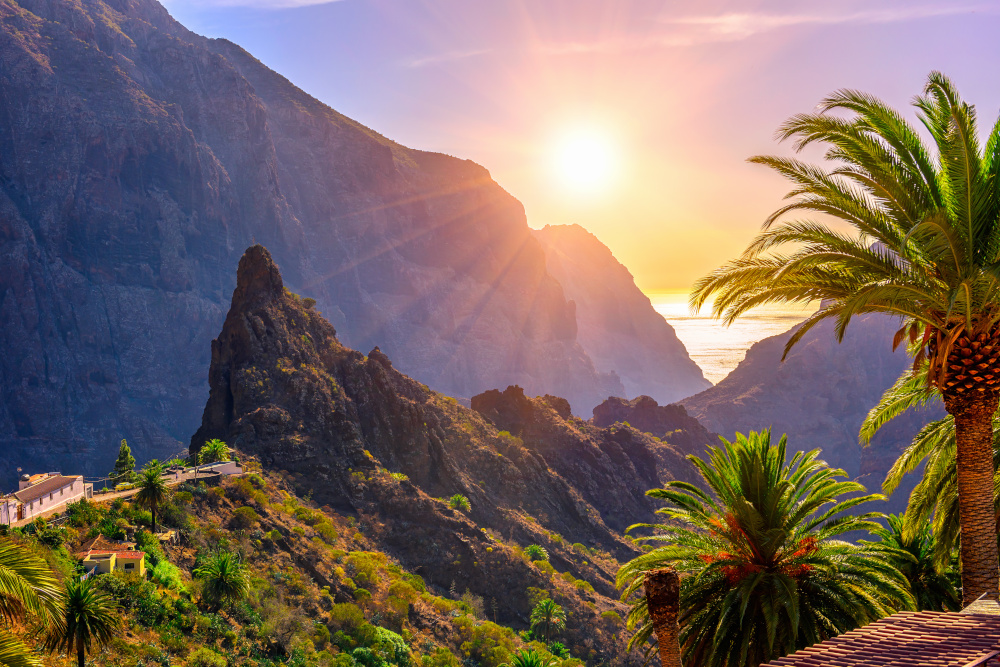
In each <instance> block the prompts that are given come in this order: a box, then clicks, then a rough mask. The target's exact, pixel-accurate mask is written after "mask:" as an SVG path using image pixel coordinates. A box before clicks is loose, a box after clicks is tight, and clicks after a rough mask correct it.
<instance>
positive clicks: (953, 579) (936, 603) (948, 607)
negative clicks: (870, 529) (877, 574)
mask: <svg viewBox="0 0 1000 667" xmlns="http://www.w3.org/2000/svg"><path fill="white" fill-rule="evenodd" d="M887 524H888V526H887V527H886V528H880V529H878V530H876V531H874V533H875V535H877V536H878V537H879V538H880V539H881V542H878V543H876V544H877V545H881V546H888V547H890V549H889V550H888V551H887V556H888V557H889V558H890V559H892V564H893V565H894V566H895V567H896V569H897V570H899V571H900V572H901V573H902V574H903V576H904V577H906V580H907V581H908V582H909V584H910V594H911V595H913V599H914V600H915V601H916V604H917V609H919V610H921V611H959V610H960V609H961V608H962V605H961V602H962V600H961V596H959V594H958V586H957V584H958V572H957V569H956V568H955V567H954V565H955V563H954V562H953V561H954V559H950V560H951V561H952V562H949V563H948V564H947V566H945V568H943V569H941V570H939V569H938V567H937V566H936V564H935V553H934V552H935V539H934V533H932V532H931V527H930V525H928V524H927V523H924V524H923V525H922V526H921V527H920V528H919V529H918V530H916V531H913V532H911V533H910V534H907V531H905V530H904V519H903V516H902V515H891V516H889V517H888V519H887Z"/></svg>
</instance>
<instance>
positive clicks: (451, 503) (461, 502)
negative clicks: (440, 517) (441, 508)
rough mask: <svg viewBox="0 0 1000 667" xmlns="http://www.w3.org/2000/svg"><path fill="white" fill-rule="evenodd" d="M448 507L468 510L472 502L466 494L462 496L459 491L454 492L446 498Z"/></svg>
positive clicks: (463, 510) (470, 508)
mask: <svg viewBox="0 0 1000 667" xmlns="http://www.w3.org/2000/svg"><path fill="white" fill-rule="evenodd" d="M448 507H450V508H451V509H453V510H459V511H462V512H469V511H471V510H472V503H470V502H469V499H468V498H467V497H466V496H463V495H462V494H461V493H456V494H455V495H453V496H452V497H451V498H449V499H448Z"/></svg>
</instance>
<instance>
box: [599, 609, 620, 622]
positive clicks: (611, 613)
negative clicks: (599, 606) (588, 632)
mask: <svg viewBox="0 0 1000 667" xmlns="http://www.w3.org/2000/svg"><path fill="white" fill-rule="evenodd" d="M601 618H602V619H603V620H605V621H607V622H608V623H611V624H613V625H621V624H622V617H621V614H619V613H618V612H617V611H615V610H613V609H609V610H608V611H602V612H601Z"/></svg>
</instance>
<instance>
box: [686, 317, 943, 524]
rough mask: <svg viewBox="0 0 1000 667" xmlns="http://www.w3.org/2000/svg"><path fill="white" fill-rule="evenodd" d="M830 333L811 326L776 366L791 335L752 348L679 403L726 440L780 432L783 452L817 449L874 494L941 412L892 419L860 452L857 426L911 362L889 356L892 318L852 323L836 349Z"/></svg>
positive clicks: (902, 493)
mask: <svg viewBox="0 0 1000 667" xmlns="http://www.w3.org/2000/svg"><path fill="white" fill-rule="evenodd" d="M833 327H834V325H833V323H832V322H829V321H827V322H824V323H821V324H819V325H817V326H815V327H814V328H813V329H812V330H810V331H809V332H808V333H807V334H806V335H805V336H804V337H803V339H802V340H801V341H799V342H798V343H797V344H796V345H795V347H793V348H792V350H791V352H790V353H789V355H788V358H787V359H786V360H785V361H784V362H782V361H781V353H782V350H783V349H784V347H785V343H786V342H788V339H789V338H790V337H791V335H792V332H793V331H794V329H793V330H792V331H788V332H786V333H784V334H781V335H779V336H773V337H771V338H767V339H765V340H762V341H760V342H758V343H756V344H754V345H753V346H752V347H751V348H750V349H749V350H748V351H747V354H746V357H745V358H744V360H743V361H742V362H740V364H739V366H737V367H736V369H735V370H734V371H733V372H732V373H730V374H729V375H728V376H727V377H726V378H725V379H723V380H722V381H721V382H719V384H717V385H715V386H714V387H712V388H711V389H708V390H706V391H704V392H702V393H700V394H697V395H695V396H692V397H690V398H687V399H684V400H683V401H681V404H682V405H683V406H684V407H685V408H686V409H687V411H688V412H689V413H690V414H691V415H693V416H694V417H696V418H697V419H698V420H699V421H700V422H701V423H702V424H704V425H705V426H706V427H707V428H709V429H711V430H713V431H716V432H718V433H720V434H722V435H723V436H725V437H727V438H731V437H732V436H733V434H734V433H735V432H737V431H739V432H744V433H745V432H746V431H748V430H760V429H763V428H768V427H770V428H771V429H772V431H773V432H774V433H775V435H780V434H782V433H786V434H788V445H789V448H790V450H791V451H796V450H810V449H815V448H819V449H822V450H823V458H824V459H825V460H826V461H827V462H828V463H830V464H831V465H833V466H836V467H839V468H843V469H844V470H845V471H847V474H848V475H850V476H851V477H852V478H854V477H860V478H861V480H860V481H862V482H863V483H864V484H865V485H866V486H867V487H868V489H869V490H871V491H878V490H880V489H881V485H882V481H883V480H884V479H885V473H886V472H887V471H888V470H889V468H890V467H891V466H892V464H893V462H894V461H895V460H896V458H897V457H898V455H899V454H900V453H901V452H902V451H903V449H905V448H906V446H907V445H909V443H910V441H911V440H912V438H913V436H914V435H916V433H917V432H918V431H919V430H920V428H921V427H922V426H923V425H924V424H926V423H927V422H928V421H930V420H932V419H937V418H939V417H941V416H943V415H944V408H943V406H941V405H940V404H939V403H938V404H934V405H931V406H928V407H927V408H926V409H922V410H917V411H912V412H909V413H907V414H905V415H903V416H901V417H897V418H896V419H894V420H893V421H891V422H889V423H888V424H887V425H886V426H884V427H883V428H882V429H881V430H880V431H879V433H878V434H877V435H876V437H875V438H874V439H873V441H872V443H871V445H869V446H868V447H862V446H861V445H860V444H859V443H858V430H859V429H860V427H861V422H862V421H863V420H864V418H865V416H866V415H867V414H868V411H869V410H870V409H871V408H872V407H873V406H874V405H875V404H876V403H877V402H878V400H879V398H880V397H881V395H882V392H884V391H885V390H886V389H888V388H889V387H890V386H891V385H892V383H893V382H894V381H895V380H896V378H898V377H899V375H900V374H901V373H902V372H903V370H904V369H906V368H907V367H908V365H910V364H911V363H912V361H911V360H910V359H909V357H908V356H907V355H906V353H905V351H903V350H902V349H900V350H897V351H896V352H893V351H892V338H893V334H894V333H895V331H896V330H897V329H898V328H899V325H898V320H896V319H894V318H891V317H889V316H885V315H878V314H869V315H861V316H858V317H855V318H854V320H853V321H852V323H851V325H850V326H849V327H848V328H847V333H846V335H845V336H844V341H843V342H842V343H837V339H836V337H835V335H834V331H833ZM915 483H916V479H915V475H910V477H909V479H908V483H906V484H905V485H904V486H903V487H901V488H900V489H897V491H896V492H895V493H894V494H893V496H892V498H891V499H890V502H889V506H888V507H889V509H890V510H891V511H902V510H903V509H904V508H905V507H906V500H907V498H908V496H909V490H910V489H911V488H912V486H913V484H915Z"/></svg>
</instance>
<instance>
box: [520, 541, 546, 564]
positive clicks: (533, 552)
mask: <svg viewBox="0 0 1000 667" xmlns="http://www.w3.org/2000/svg"><path fill="white" fill-rule="evenodd" d="M524 555H525V556H527V557H528V560H531V561H537V560H548V559H549V552H548V551H547V550H546V549H545V547H543V546H541V545H539V544H529V545H528V546H526V547H524Z"/></svg>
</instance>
